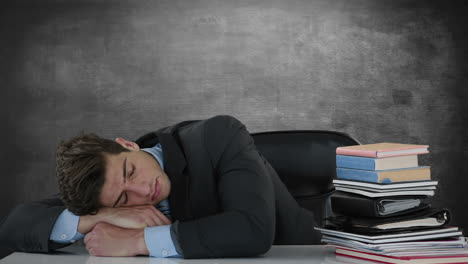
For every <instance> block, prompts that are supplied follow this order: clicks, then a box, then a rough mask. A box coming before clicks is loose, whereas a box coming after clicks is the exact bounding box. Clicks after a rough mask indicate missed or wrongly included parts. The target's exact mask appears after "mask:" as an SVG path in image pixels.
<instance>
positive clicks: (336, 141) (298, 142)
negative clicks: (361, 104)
mask: <svg viewBox="0 0 468 264" xmlns="http://www.w3.org/2000/svg"><path fill="white" fill-rule="evenodd" d="M251 135H252V137H253V138H254V140H255V145H256V146H257V149H258V151H259V152H260V153H261V154H262V155H263V156H264V157H265V158H266V159H267V160H268V161H269V162H270V164H271V165H272V166H273V168H274V169H275V170H276V172H277V173H278V175H279V177H280V178H281V180H282V181H283V182H284V183H285V185H286V187H287V188H288V189H289V191H290V192H291V194H292V195H293V197H294V198H295V199H296V200H297V201H298V203H299V204H300V205H301V206H302V207H304V208H306V209H308V210H311V211H312V212H313V213H314V215H315V217H316V221H317V223H318V224H322V219H324V218H326V217H328V216H330V215H331V207H330V195H331V194H332V193H333V192H334V190H335V188H334V187H333V183H332V180H333V179H335V178H336V152H335V151H336V148H337V147H341V146H350V145H359V144H360V143H359V142H358V141H357V140H355V139H353V138H352V137H350V136H349V135H347V134H345V133H341V132H334V131H320V130H292V131H272V132H260V133H252V134H251Z"/></svg>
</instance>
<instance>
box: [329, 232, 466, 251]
mask: <svg viewBox="0 0 468 264" xmlns="http://www.w3.org/2000/svg"><path fill="white" fill-rule="evenodd" d="M322 242H324V243H327V244H328V245H336V246H345V247H351V248H356V249H367V250H373V251H376V252H379V253H388V254H394V253H397V252H404V251H406V252H408V251H415V250H420V251H421V250H447V249H450V250H453V249H459V248H465V247H466V246H467V243H466V238H465V237H458V238H456V239H447V240H426V241H411V242H397V243H383V244H369V243H363V242H359V241H355V240H350V239H346V238H339V237H333V236H327V235H324V236H323V237H322Z"/></svg>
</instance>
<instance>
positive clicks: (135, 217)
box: [78, 205, 171, 234]
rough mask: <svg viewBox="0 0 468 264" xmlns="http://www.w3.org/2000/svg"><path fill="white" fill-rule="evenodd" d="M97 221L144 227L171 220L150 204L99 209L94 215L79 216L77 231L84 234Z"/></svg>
mask: <svg viewBox="0 0 468 264" xmlns="http://www.w3.org/2000/svg"><path fill="white" fill-rule="evenodd" d="M99 222H106V223H109V224H112V225H114V226H118V227H122V228H145V227H149V226H160V225H170V224H171V221H170V220H169V219H168V218H167V217H166V216H165V215H164V214H163V213H161V212H160V211H159V210H158V209H156V208H154V206H152V205H140V206H131V207H118V208H108V207H104V208H101V209H99V212H98V213H97V214H96V215H84V216H81V217H80V222H79V224H78V232H80V233H81V234H86V233H88V232H89V231H91V230H92V229H93V227H94V226H95V225H96V224H97V223H99Z"/></svg>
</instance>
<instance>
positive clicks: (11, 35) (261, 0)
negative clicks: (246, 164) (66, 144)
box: [0, 0, 468, 230]
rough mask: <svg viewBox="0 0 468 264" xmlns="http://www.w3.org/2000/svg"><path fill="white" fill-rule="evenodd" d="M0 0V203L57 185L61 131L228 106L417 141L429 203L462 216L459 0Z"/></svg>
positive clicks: (262, 125)
mask: <svg viewBox="0 0 468 264" xmlns="http://www.w3.org/2000/svg"><path fill="white" fill-rule="evenodd" d="M7 2H8V1H3V2H2V6H1V7H0V38H1V39H0V89H1V91H0V93H1V94H0V95H1V99H2V104H1V106H0V115H1V118H2V119H1V120H2V129H1V130H0V133H1V139H2V152H1V156H0V164H1V171H2V176H1V192H0V199H1V201H2V203H0V214H1V215H2V216H3V215H5V214H6V213H7V212H8V211H9V210H10V209H11V208H12V207H13V206H14V205H15V204H18V203H20V202H26V201H31V200H35V199H39V198H42V197H44V196H46V195H48V194H52V193H55V192H56V191H57V185H56V183H55V178H54V152H55V146H56V144H57V143H58V142H59V140H61V139H66V138H69V137H71V136H73V135H76V134H77V133H78V132H80V131H82V130H84V131H93V132H96V133H98V134H100V135H101V136H104V137H109V138H114V137H117V136H123V137H127V138H130V139H133V138H135V137H137V136H138V135H140V134H142V133H144V132H147V131H149V130H153V129H155V128H159V127H162V126H166V125H170V124H173V123H175V122H178V121H182V120H187V119H200V118H207V117H210V116H213V115H216V114H230V115H234V116H236V117H237V118H239V119H241V120H242V121H243V122H245V123H246V124H247V126H248V128H249V129H250V131H251V132H257V131H266V130H286V129H326V130H338V131H343V132H347V133H349V134H350V135H352V136H353V137H355V138H356V139H358V140H359V141H361V142H362V143H374V142H382V141H387V142H401V143H415V144H429V145H430V150H431V153H430V154H429V155H426V156H425V157H423V163H424V164H426V165H431V166H432V172H433V178H434V179H437V180H439V181H440V186H439V190H438V191H437V195H436V197H435V198H434V204H435V205H438V206H444V207H448V208H450V209H452V211H453V218H454V224H455V225H459V226H462V227H464V228H465V230H468V214H467V212H466V209H467V204H468V203H467V201H466V199H467V194H466V193H467V192H466V190H467V187H468V180H467V179H468V176H467V175H468V171H467V169H466V162H467V157H468V153H467V150H468V148H467V145H466V140H465V137H466V135H467V112H468V111H467V106H466V102H467V99H468V98H467V93H466V92H465V91H466V87H467V83H468V82H467V78H466V75H467V48H466V47H467V46H468V45H467V44H468V41H467V37H466V32H465V28H466V24H467V23H466V22H467V19H466V18H465V14H466V13H467V12H466V11H468V10H467V8H466V4H464V2H463V1H417V0H407V1H385V0H341V1H329V0H321V1H305V0H302V1H300V0H288V1H279V0H276V1H273V0H250V1H247V0H245V1H229V0H216V1H215V0H198V1H193V0H158V1H99V0H95V1H91V0H88V1H59V0H56V1H50V0H49V1H9V2H11V3H10V4H8V3H7ZM39 3H40V4H39Z"/></svg>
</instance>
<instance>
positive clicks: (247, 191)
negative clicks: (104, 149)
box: [0, 116, 320, 258]
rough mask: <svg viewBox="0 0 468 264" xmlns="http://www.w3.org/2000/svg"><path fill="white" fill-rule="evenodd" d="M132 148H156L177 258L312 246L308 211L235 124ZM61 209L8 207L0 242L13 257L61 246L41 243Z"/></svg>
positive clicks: (172, 131)
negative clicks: (167, 186) (165, 184)
mask: <svg viewBox="0 0 468 264" xmlns="http://www.w3.org/2000/svg"><path fill="white" fill-rule="evenodd" d="M136 142H137V144H138V145H139V146H140V147H141V148H145V147H152V146H154V145H155V144H156V143H158V142H160V143H161V145H162V148H163V155H164V157H163V158H164V165H165V171H166V173H167V175H168V176H169V178H170V180H171V188H172V189H171V194H170V196H169V202H170V205H171V214H172V217H173V220H174V221H176V223H175V225H174V226H173V227H175V230H176V232H175V233H176V237H175V239H176V240H177V242H178V243H177V244H178V246H179V248H180V249H181V250H182V252H183V256H184V257H185V258H208V257H240V256H255V255H259V254H263V253H265V252H266V251H268V249H269V248H270V247H271V245H272V244H273V243H274V244H316V243H319V238H320V235H319V233H318V232H316V231H315V230H314V229H313V227H314V226H315V221H314V217H313V215H312V213H311V212H310V211H308V210H305V209H303V208H302V207H300V206H299V205H298V204H297V202H296V201H295V200H294V198H293V197H292V196H291V194H290V193H289V192H288V190H287V189H286V187H285V185H284V184H283V183H282V182H281V180H280V179H279V177H278V175H277V174H276V172H275V171H274V169H273V168H272V167H271V166H270V164H269V163H268V162H267V161H266V160H265V159H264V158H263V157H262V156H261V155H260V154H259V153H258V152H257V150H256V148H255V145H254V142H253V139H252V137H251V136H250V135H249V133H248V131H247V130H246V128H245V126H244V125H243V124H242V123H241V122H239V121H238V120H237V119H235V118H233V117H230V116H216V117H213V118H210V119H207V120H202V121H195V122H194V121H189V122H182V123H179V124H177V125H174V126H170V127H166V128H163V129H160V130H158V131H156V132H151V133H148V134H146V135H144V136H142V137H140V138H139V139H138V140H137V141H136ZM63 209H64V207H63V204H62V203H61V202H60V200H58V199H51V200H46V201H41V202H36V203H30V204H24V205H20V206H18V207H16V208H15V209H14V210H13V211H12V212H11V213H10V214H9V215H8V216H7V217H6V218H5V219H4V221H3V224H2V226H1V228H0V242H1V243H2V244H4V245H7V246H8V247H9V248H12V249H15V250H21V251H39V252H47V251H49V250H52V249H56V248H58V247H61V246H63V245H58V244H56V243H53V242H51V241H49V240H48V238H49V236H50V232H51V229H52V227H53V224H54V223H55V220H56V218H57V217H58V215H59V214H60V213H61V212H62V210H63ZM173 231H174V229H173Z"/></svg>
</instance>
